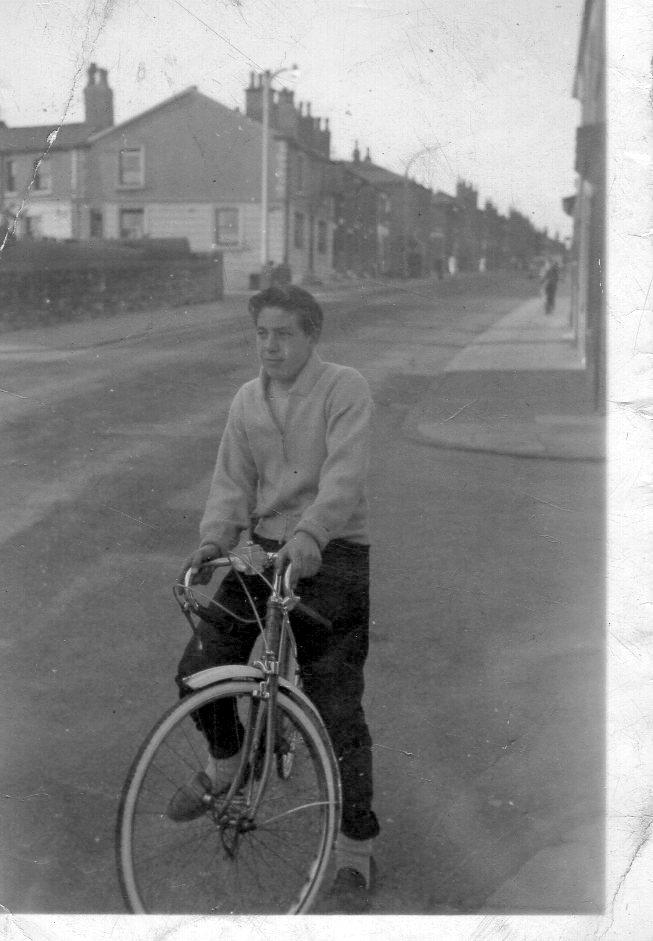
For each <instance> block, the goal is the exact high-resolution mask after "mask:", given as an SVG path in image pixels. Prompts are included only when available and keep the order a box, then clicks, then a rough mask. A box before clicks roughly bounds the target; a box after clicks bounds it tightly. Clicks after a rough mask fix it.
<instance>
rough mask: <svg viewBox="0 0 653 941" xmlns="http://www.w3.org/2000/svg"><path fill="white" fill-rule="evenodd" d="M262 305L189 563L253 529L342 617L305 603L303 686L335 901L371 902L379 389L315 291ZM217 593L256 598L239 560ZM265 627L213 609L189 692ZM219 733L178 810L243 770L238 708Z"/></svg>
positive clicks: (187, 654)
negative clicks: (337, 794)
mask: <svg viewBox="0 0 653 941" xmlns="http://www.w3.org/2000/svg"><path fill="white" fill-rule="evenodd" d="M249 312H250V314H251V315H252V317H253V319H254V323H255V327H256V348H257V353H258V356H259V360H260V363H261V369H260V373H259V376H258V377H257V378H256V379H253V380H251V381H250V382H247V383H245V385H243V386H242V387H241V388H240V389H239V390H238V392H237V393H236V395H235V397H234V400H233V402H232V404H231V408H230V411H229V416H228V419H227V424H226V427H225V430H224V433H223V435H222V440H221V442H220V447H219V450H218V456H217V461H216V466H215V471H214V475H213V480H212V483H211V488H210V492H209V497H208V501H207V504H206V509H205V512H204V516H203V518H202V521H201V524H200V540H201V541H200V546H199V548H198V549H197V550H196V551H195V552H194V553H193V555H192V556H191V558H190V559H189V560H188V563H187V565H190V568H191V576H192V579H193V580H194V581H196V582H201V583H206V582H208V580H209V578H210V575H211V570H210V568H209V567H208V566H206V565H204V563H206V562H207V561H208V560H209V559H211V558H214V557H217V556H223V555H226V554H227V553H228V552H229V551H231V550H232V549H233V548H234V547H235V546H236V545H237V543H238V542H239V540H240V539H241V537H242V536H243V534H247V535H248V536H250V537H251V538H252V539H253V540H254V541H255V542H257V543H259V544H260V545H261V546H262V547H263V548H264V549H265V550H266V551H274V552H277V553H278V559H277V563H276V564H277V566H278V567H279V568H281V567H284V566H285V565H286V564H287V563H292V577H293V582H294V583H295V584H296V585H297V591H298V594H299V595H300V596H301V598H302V601H304V602H305V603H306V604H307V605H308V606H310V607H311V608H314V609H315V610H316V611H317V612H319V614H321V615H322V616H323V617H324V618H326V619H328V620H329V621H331V622H332V625H333V630H332V632H329V633H328V634H325V633H324V632H320V630H319V629H318V628H316V626H315V623H314V622H313V623H311V622H310V621H308V620H303V619H302V617H301V615H299V616H295V615H293V617H292V621H293V627H294V632H295V636H296V641H297V657H298V661H299V663H300V666H301V670H302V681H303V687H304V691H305V692H306V694H307V695H308V696H309V698H310V699H311V700H312V701H313V702H314V703H315V705H316V706H317V708H318V710H319V712H320V714H321V716H322V718H323V720H324V723H325V725H326V727H327V729H328V731H329V735H330V737H331V740H332V743H333V747H334V751H335V753H336V757H337V759H338V762H339V766H340V774H341V779H342V786H343V815H342V825H341V832H340V834H339V836H338V839H337V841H336V848H335V852H336V870H337V874H336V879H335V882H334V885H333V886H332V889H331V892H330V893H329V898H328V906H329V908H330V910H331V911H334V912H336V911H337V912H363V911H366V910H367V909H368V908H369V897H370V890H371V882H372V876H373V860H372V841H373V838H374V837H375V836H376V835H377V833H378V832H379V826H378V822H377V818H376V816H375V814H374V812H373V810H372V752H371V739H370V734H369V731H368V728H367V724H366V721H365V715H364V712H363V706H362V696H363V689H364V678H363V668H364V664H365V660H366V657H367V652H368V629H369V534H368V519H367V517H368V510H367V499H366V476H367V467H368V460H369V439H370V421H371V415H372V399H371V395H370V391H369V387H368V385H367V383H366V381H365V379H364V378H363V377H362V376H361V375H360V373H358V372H357V371H356V370H354V369H351V368H350V367H347V366H339V365H336V364H334V363H327V362H324V361H322V359H321V358H320V357H319V356H318V354H317V352H316V350H315V346H316V344H317V342H318V340H319V337H320V334H321V330H322V320H323V314H322V309H321V308H320V305H319V304H318V303H317V301H316V300H315V298H314V297H313V296H312V295H311V294H309V293H308V291H304V290H302V289H301V288H298V287H295V286H294V285H289V286H287V287H281V286H272V287H270V288H268V289H267V290H265V291H262V292H260V293H259V294H256V295H254V296H253V297H252V298H251V299H250V302H249ZM241 578H244V581H245V584H246V585H247V587H248V588H249V590H250V592H251V594H252V597H253V598H254V601H255V602H256V604H257V605H258V606H259V608H262V606H263V605H264V603H265V599H266V597H267V595H266V593H265V591H264V590H262V589H261V582H260V580H257V579H256V577H255V576H253V577H252V578H251V580H250V579H248V578H247V576H241ZM215 600H216V601H218V602H219V603H220V604H221V605H222V606H224V607H225V608H227V609H228V610H229V611H231V612H233V613H234V614H235V615H237V616H238V615H241V616H242V615H245V614H246V612H247V610H248V602H247V599H246V597H245V595H244V592H243V588H242V582H241V581H239V579H238V578H237V577H236V576H235V575H234V574H233V573H230V574H229V575H227V577H226V578H225V579H224V581H223V582H222V584H221V585H220V587H219V588H218V591H217V592H216V595H215ZM262 613H263V611H262V610H261V614H262ZM257 633H258V632H257V627H256V625H255V624H254V625H250V624H243V623H241V622H240V621H239V620H237V619H236V618H230V617H229V615H228V614H226V613H224V614H222V615H220V616H218V617H216V620H215V622H213V623H208V622H205V621H202V622H200V626H199V631H198V636H197V637H195V638H193V639H192V640H191V641H190V642H189V644H188V645H187V647H186V650H185V651H184V654H183V656H182V659H181V661H180V663H179V668H178V674H177V683H178V685H179V687H180V690H181V694H182V695H185V694H186V693H187V692H188V689H187V687H186V686H185V684H184V677H186V676H189V675H190V674H192V673H196V672H198V671H199V670H203V669H206V668H208V667H211V666H221V665H224V664H227V663H245V662H247V660H248V658H249V656H250V653H251V649H252V646H253V644H254V641H255V640H256V636H257ZM198 639H199V640H200V641H201V643H198ZM220 718H221V720H224V719H225V718H226V717H224V716H222V717H220ZM220 736H221V738H220ZM218 737H219V738H220V740H219V741H216V740H212V741H211V742H210V743H209V746H210V752H211V754H210V756H209V759H208V761H207V767H206V771H205V772H204V773H202V774H198V775H195V777H194V778H193V780H192V781H191V782H190V783H189V784H188V785H186V786H185V787H182V788H180V789H179V790H178V791H177V793H176V794H175V795H174V796H173V799H172V800H171V802H170V807H169V808H168V816H170V817H171V818H172V819H173V820H177V821H184V820H191V819H193V818H195V817H197V816H199V815H200V814H202V813H203V812H204V806H205V805H204V802H203V797H204V796H205V794H206V792H207V790H208V789H211V790H213V791H216V790H220V789H221V788H224V787H225V786H228V784H229V783H230V781H231V779H232V777H233V775H234V773H235V769H236V768H237V766H238V754H237V753H238V748H239V745H240V743H239V741H238V739H237V735H236V734H235V733H234V725H233V722H231V723H229V722H228V721H221V722H220V724H219V732H218Z"/></svg>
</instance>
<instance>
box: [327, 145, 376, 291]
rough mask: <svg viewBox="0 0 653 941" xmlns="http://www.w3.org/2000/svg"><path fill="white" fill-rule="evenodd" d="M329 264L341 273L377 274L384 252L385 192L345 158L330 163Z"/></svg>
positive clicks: (359, 275) (361, 275) (363, 275)
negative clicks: (330, 234) (332, 226)
mask: <svg viewBox="0 0 653 941" xmlns="http://www.w3.org/2000/svg"><path fill="white" fill-rule="evenodd" d="M332 179H333V195H334V213H335V216H334V230H333V266H334V268H335V270H336V271H338V272H340V273H342V274H355V275H357V276H358V277H366V276H374V277H376V276H378V275H379V274H383V273H385V271H386V266H387V260H388V259H387V255H388V236H389V232H390V230H389V225H388V205H389V200H388V196H387V194H386V193H385V192H384V190H383V189H381V188H380V187H378V186H375V185H374V184H373V183H371V182H370V181H369V180H368V179H367V178H366V176H365V174H363V173H359V172H358V170H357V168H356V167H355V166H353V165H351V164H349V163H347V162H345V161H338V162H334V164H333V177H332Z"/></svg>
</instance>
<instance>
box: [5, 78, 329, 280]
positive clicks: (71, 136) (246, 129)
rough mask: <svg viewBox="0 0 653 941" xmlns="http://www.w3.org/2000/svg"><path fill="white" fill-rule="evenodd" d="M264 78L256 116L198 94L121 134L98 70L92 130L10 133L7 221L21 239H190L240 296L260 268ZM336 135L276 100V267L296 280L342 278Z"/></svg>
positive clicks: (272, 229)
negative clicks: (216, 257) (287, 269)
mask: <svg viewBox="0 0 653 941" xmlns="http://www.w3.org/2000/svg"><path fill="white" fill-rule="evenodd" d="M262 98H263V88H262V83H261V76H259V77H258V82H257V81H256V78H255V76H254V75H252V76H251V81H250V87H249V88H248V89H247V90H246V113H244V114H243V113H241V112H240V111H239V110H238V109H234V110H232V109H230V108H227V107H226V106H225V105H222V104H221V103H220V102H217V101H214V100H213V99H211V98H209V97H207V96H206V95H204V94H202V93H201V92H199V91H198V90H197V88H195V87H190V88H187V89H185V90H184V91H182V92H180V93H179V94H177V95H175V96H173V97H171V98H169V99H167V100H165V101H163V102H161V103H160V104H158V105H156V106H155V107H153V108H150V109H149V110H147V111H145V112H143V113H141V114H138V115H136V116H135V117H132V118H130V119H128V120H127V121H124V122H122V123H120V124H114V120H113V92H112V89H111V88H110V87H109V84H108V80H107V73H106V71H105V70H103V69H98V68H97V67H96V66H95V65H91V66H90V67H89V69H88V82H87V85H86V88H85V89H84V99H85V121H84V122H82V123H78V124H64V125H62V126H60V127H57V126H53V125H49V126H38V127H22V128H8V127H6V126H0V158H1V159H2V174H1V180H2V182H1V184H0V209H1V211H2V215H3V217H4V221H5V226H6V227H8V228H11V229H12V230H13V231H14V232H15V234H16V235H17V236H18V237H19V238H20V237H28V238H29V237H31V238H54V239H140V238H147V237H152V238H165V237H185V238H187V239H188V240H189V242H190V246H191V249H192V250H193V251H195V252H211V251H216V250H220V251H221V252H222V253H223V256H224V277H225V289H226V290H227V291H235V290H242V289H245V288H247V287H248V286H249V284H250V280H251V275H252V274H253V273H256V272H259V271H260V268H261V261H262V259H261V254H260V244H261V239H260V232H261V221H262V220H261V174H262V164H263V157H262V151H263V146H262V124H261V114H262ZM329 143H330V133H329V130H328V126H324V127H323V126H322V122H321V121H320V119H319V118H314V117H313V116H311V114H310V106H308V107H307V109H306V112H304V108H303V106H301V105H300V106H299V107H295V105H294V102H293V96H292V93H291V92H287V91H285V90H284V91H282V92H281V93H280V94H279V95H277V94H276V93H275V92H273V91H270V125H269V131H268V141H267V147H268V168H269V180H268V192H269V194H270V198H269V216H268V231H269V239H268V243H269V254H270V257H269V259H268V260H269V261H272V262H273V263H275V264H276V263H280V262H286V263H287V264H289V265H290V266H291V268H292V270H293V273H294V275H295V278H296V279H298V280H301V279H308V280H310V279H311V278H322V277H324V276H326V275H327V274H328V273H329V272H330V271H331V269H332V242H333V238H332V229H333V209H332V206H333V197H332V195H331V192H330V186H329Z"/></svg>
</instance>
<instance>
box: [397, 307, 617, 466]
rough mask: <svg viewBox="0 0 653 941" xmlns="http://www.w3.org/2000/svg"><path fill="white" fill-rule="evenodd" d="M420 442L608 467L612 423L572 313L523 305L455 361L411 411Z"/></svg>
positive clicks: (409, 426)
mask: <svg viewBox="0 0 653 941" xmlns="http://www.w3.org/2000/svg"><path fill="white" fill-rule="evenodd" d="M405 431H406V434H407V435H408V436H409V437H411V438H412V439H416V440H419V441H421V442H423V443H424V444H430V445H433V446H435V447H442V448H456V449H461V450H471V451H489V452H492V453H497V454H509V455H515V456H521V457H540V458H549V459H556V460H589V461H602V460H604V458H605V418H604V416H602V415H600V414H599V413H597V411H596V409H595V408H594V403H593V399H592V392H591V388H590V383H589V377H588V373H587V371H586V369H585V366H584V363H583V360H582V357H581V354H580V352H579V349H578V345H577V343H576V340H575V336H574V331H573V329H572V327H571V325H570V322H569V318H568V315H567V314H566V313H565V311H564V308H563V309H562V310H561V311H560V312H559V313H558V314H554V315H551V316H548V317H547V316H546V315H544V313H543V311H542V304H541V301H540V299H539V298H532V299H530V300H528V301H526V302H525V303H523V304H520V305H519V306H518V307H517V308H516V309H515V310H514V311H512V312H511V313H510V314H508V315H507V316H506V317H504V318H502V319H501V320H500V321H498V323H497V324H495V325H494V326H493V327H491V328H490V329H489V330H486V331H485V332H484V333H482V334H480V335H479V336H478V337H476V338H475V339H474V340H473V342H472V343H470V344H469V345H468V346H466V347H465V349H464V350H462V351H461V352H460V353H458V354H457V355H456V356H454V357H453V358H452V359H451V360H450V361H449V363H448V364H447V367H446V369H445V371H444V372H443V373H442V374H441V375H440V376H439V377H438V379H437V380H436V381H435V382H434V383H433V384H432V385H431V387H430V388H429V390H428V392H427V393H426V394H425V395H424V396H423V398H422V400H421V401H420V403H419V404H418V405H417V406H416V407H415V408H414V409H412V410H411V412H410V414H409V416H408V418H407V421H406V425H405Z"/></svg>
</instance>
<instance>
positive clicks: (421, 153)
mask: <svg viewBox="0 0 653 941" xmlns="http://www.w3.org/2000/svg"><path fill="white" fill-rule="evenodd" d="M439 149H440V145H439V144H436V145H435V146H432V147H422V149H421V150H418V151H417V152H416V153H414V154H413V155H412V157H410V158H409V159H408V161H407V162H406V167H405V169H404V278H407V277H408V171H409V170H410V168H411V167H412V165H413V164H414V163H415V161H416V160H418V159H419V158H420V157H423V156H424V155H425V154H431V153H434V152H435V151H436V150H439Z"/></svg>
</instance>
